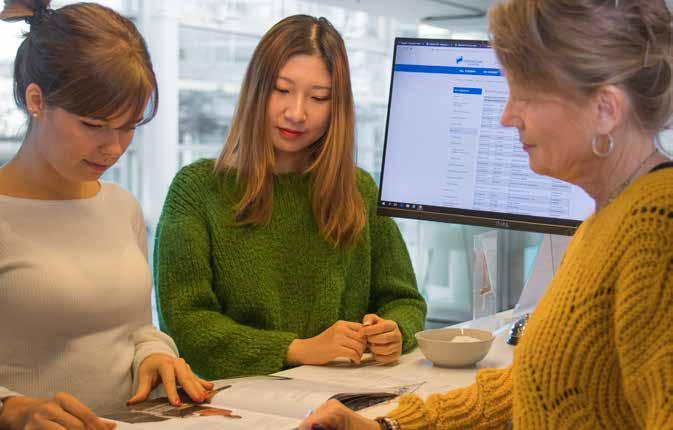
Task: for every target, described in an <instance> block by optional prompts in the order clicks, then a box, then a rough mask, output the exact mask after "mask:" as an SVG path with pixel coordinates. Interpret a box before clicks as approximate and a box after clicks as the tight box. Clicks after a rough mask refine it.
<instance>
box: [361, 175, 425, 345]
mask: <svg viewBox="0 0 673 430" xmlns="http://www.w3.org/2000/svg"><path fill="white" fill-rule="evenodd" d="M365 180H366V181H367V182H368V183H369V184H368V185H367V186H366V187H365V188H366V189H367V190H368V192H365V193H364V194H365V195H363V198H365V199H366V204H367V206H368V208H369V209H368V210H369V225H370V232H371V249H372V251H371V252H372V290H371V298H370V309H369V311H370V312H372V313H375V314H377V315H378V316H380V317H381V318H384V319H389V320H393V321H395V322H396V323H397V325H398V326H399V327H400V332H401V333H402V338H403V343H402V351H403V352H405V353H406V352H409V351H410V350H412V349H413V348H414V347H415V346H416V338H415V337H414V335H415V334H416V333H417V332H419V331H421V330H423V326H424V322H425V313H426V304H425V300H424V299H423V296H421V294H420V293H419V291H418V288H417V286H416V276H415V275H414V269H413V267H412V265H411V259H410V258H409V253H408V251H407V247H406V245H405V243H404V239H403V238H402V234H401V233H400V230H399V228H398V227H397V224H396V223H395V222H394V221H393V220H392V219H391V218H389V217H385V216H379V215H376V199H377V194H378V191H377V187H376V184H374V181H373V180H372V179H371V177H369V176H368V175H367V177H366V179H365Z"/></svg>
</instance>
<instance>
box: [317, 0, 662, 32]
mask: <svg viewBox="0 0 673 430" xmlns="http://www.w3.org/2000/svg"><path fill="white" fill-rule="evenodd" d="M494 1H495V0H322V3H331V4H334V5H338V6H342V7H346V8H349V9H359V10H363V11H365V12H368V13H371V14H372V15H385V16H390V17H394V18H398V19H401V20H404V21H407V22H409V21H412V22H418V23H422V24H429V25H434V26H437V27H443V28H449V29H455V28H456V27H460V28H463V27H465V26H468V27H474V26H477V27H485V23H486V12H487V11H488V7H489V6H490V5H491V4H492V3H494ZM671 1H673V0H671Z"/></svg>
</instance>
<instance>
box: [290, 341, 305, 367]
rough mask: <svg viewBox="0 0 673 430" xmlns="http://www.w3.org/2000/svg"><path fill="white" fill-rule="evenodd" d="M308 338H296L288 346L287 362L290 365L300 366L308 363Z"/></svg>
mask: <svg viewBox="0 0 673 430" xmlns="http://www.w3.org/2000/svg"><path fill="white" fill-rule="evenodd" d="M305 351H306V339H295V340H293V341H292V342H290V346H289V347H288V348H287V357H286V361H287V364H289V365H290V366H298V365H302V364H306V363H305V361H306V358H305V355H306V352H305Z"/></svg>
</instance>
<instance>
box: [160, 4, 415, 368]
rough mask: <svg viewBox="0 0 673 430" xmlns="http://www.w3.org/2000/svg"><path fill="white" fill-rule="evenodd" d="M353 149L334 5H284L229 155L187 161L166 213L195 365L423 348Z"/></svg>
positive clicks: (170, 292)
mask: <svg viewBox="0 0 673 430" xmlns="http://www.w3.org/2000/svg"><path fill="white" fill-rule="evenodd" d="M353 149H354V106H353V95H352V90H351V83H350V76H349V70H348V58H347V55H346V49H345V46H344V43H343V40H342V38H341V36H340V35H339V33H338V32H337V31H336V30H335V29H334V28H333V27H332V25H331V24H330V23H329V22H328V21H327V20H326V19H325V18H320V19H316V18H313V17H310V16H306V15H295V16H291V17H288V18H285V19H283V20H282V21H280V22H278V23H277V24H276V25H274V26H273V28H271V30H269V31H268V32H267V33H266V34H265V35H264V36H263V37H262V40H261V41H260V42H259V45H258V46H257V48H256V49H255V52H254V54H253V56H252V59H251V61H250V65H249V66H248V70H247V72H246V75H245V78H244V80H243V86H242V89H241V93H240V98H239V102H238V106H237V109H236V114H235V117H234V120H233V123H232V126H231V129H230V131H229V135H228V137H227V141H226V144H225V147H224V150H223V152H222V155H221V156H220V157H219V158H218V159H217V160H216V161H214V160H202V161H198V162H196V163H194V164H192V165H190V166H187V167H185V168H183V169H182V170H181V171H180V172H179V173H178V175H177V176H176V178H175V179H174V181H173V184H172V185H171V188H170V191H169V193H168V196H167V199H166V203H165V206H164V210H163V213H162V216H161V219H160V221H159V227H158V230H157V241H156V252H155V254H154V255H155V276H156V285H157V291H158V300H159V303H160V310H161V322H162V327H163V328H164V329H165V330H166V331H167V332H168V333H170V334H172V335H173V336H174V338H175V340H176V343H177V344H178V346H179V347H180V350H181V351H182V353H183V354H185V356H186V357H188V359H189V360H190V361H191V362H192V364H193V365H194V369H195V370H196V371H197V372H198V373H200V374H202V375H205V376H208V377H212V378H224V377H229V376H235V375H246V374H267V373H273V372H277V371H279V370H281V369H283V368H285V367H288V366H293V365H301V364H324V363H327V362H329V361H331V360H333V359H336V358H339V357H344V358H347V359H350V360H352V361H353V362H356V363H359V362H360V360H361V357H362V354H363V352H364V350H365V348H366V347H369V349H370V350H371V352H372V353H373V356H374V358H375V360H377V361H378V362H381V363H392V362H395V361H396V360H397V359H398V358H399V356H400V354H401V353H402V352H403V351H408V350H410V349H411V348H413V346H414V333H415V332H417V331H419V330H421V329H422V327H423V322H424V316H425V303H424V301H423V298H422V297H421V295H420V294H419V292H418V290H417V288H416V283H415V278H414V273H413V270H412V267H411V263H410V260H409V256H408V254H407V250H406V247H405V245H404V242H403V240H402V237H401V235H400V232H399V230H398V228H397V226H396V225H395V223H394V222H393V221H392V220H391V219H389V218H385V217H379V216H377V215H376V199H377V194H378V193H377V189H376V185H375V184H374V181H373V180H372V178H371V177H370V176H369V175H367V174H366V173H365V172H364V171H362V170H359V169H356V167H355V163H354V160H353ZM365 325H366V326H365Z"/></svg>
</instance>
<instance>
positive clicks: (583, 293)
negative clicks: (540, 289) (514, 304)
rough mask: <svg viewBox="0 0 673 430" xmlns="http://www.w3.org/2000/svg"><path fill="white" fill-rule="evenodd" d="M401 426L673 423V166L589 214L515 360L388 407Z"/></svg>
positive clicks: (581, 426)
mask: <svg viewBox="0 0 673 430" xmlns="http://www.w3.org/2000/svg"><path fill="white" fill-rule="evenodd" d="M390 416H391V417H393V418H396V419H397V420H399V421H400V423H401V426H402V429H405V430H406V429H441V430H444V429H495V428H507V427H508V426H509V424H510V423H511V424H513V427H514V429H526V430H527V429H571V430H580V429H673V168H667V169H662V170H658V171H656V172H653V173H650V174H648V175H645V176H642V177H641V178H639V179H638V180H637V181H636V182H634V183H633V184H631V185H630V186H629V187H628V188H627V189H626V190H624V192H622V193H621V194H620V195H619V196H618V198H617V199H615V200H614V201H613V202H612V203H610V204H609V205H608V206H606V207H605V208H603V209H601V210H600V211H598V212H597V213H595V214H594V215H592V216H591V217H590V218H588V219H587V220H586V221H585V222H584V223H582V225H581V226H580V228H579V229H578V230H577V232H576V233H575V236H574V237H573V238H572V240H571V242H570V245H569V246H568V250H567V251H566V254H565V256H564V259H563V261H562V263H561V266H560V267H559V270H558V272H557V274H556V276H555V277H554V279H553V280H552V282H551V284H550V285H549V287H548V290H547V292H546V293H545V295H544V297H543V298H542V300H541V301H540V303H539V304H538V307H537V309H536V310H535V312H534V313H533V315H532V316H531V318H530V320H529V322H528V326H527V327H526V332H525V334H524V336H523V337H522V339H521V342H520V344H519V345H518V346H517V347H516V350H515V354H514V360H513V363H512V365H511V366H510V367H509V368H506V369H485V370H482V371H480V372H479V373H478V374H477V378H476V383H475V384H473V385H471V386H469V387H466V388H461V389H457V390H453V391H450V392H448V393H445V394H434V395H431V396H430V397H428V399H427V400H426V401H425V402H423V401H422V400H421V399H419V398H418V397H416V396H414V395H407V396H405V397H403V398H402V399H401V401H400V405H399V407H398V408H397V409H396V410H395V411H393V412H392V413H391V414H390Z"/></svg>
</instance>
